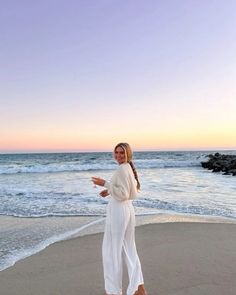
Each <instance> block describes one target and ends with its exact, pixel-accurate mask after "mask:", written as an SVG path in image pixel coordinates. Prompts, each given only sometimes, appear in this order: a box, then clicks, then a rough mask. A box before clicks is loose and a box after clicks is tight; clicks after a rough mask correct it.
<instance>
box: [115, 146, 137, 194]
mask: <svg viewBox="0 0 236 295" xmlns="http://www.w3.org/2000/svg"><path fill="white" fill-rule="evenodd" d="M118 147H121V148H122V149H123V150H124V152H125V162H127V163H129V164H130V166H131V168H132V170H133V173H134V178H135V179H136V181H137V189H138V190H139V189H140V182H139V179H138V173H137V171H136V169H135V167H134V164H133V162H132V158H133V152H132V149H131V147H130V145H129V144H128V143H127V142H120V143H118V144H117V145H116V146H115V148H114V153H115V151H116V149H117V148H118Z"/></svg>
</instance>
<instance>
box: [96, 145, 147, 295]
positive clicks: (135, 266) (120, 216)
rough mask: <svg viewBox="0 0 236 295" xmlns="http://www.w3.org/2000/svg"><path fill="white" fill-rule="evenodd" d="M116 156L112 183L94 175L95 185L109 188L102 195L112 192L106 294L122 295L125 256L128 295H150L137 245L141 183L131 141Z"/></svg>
mask: <svg viewBox="0 0 236 295" xmlns="http://www.w3.org/2000/svg"><path fill="white" fill-rule="evenodd" d="M114 158H115V160H116V161H117V163H118V164H119V167H118V169H117V170H116V172H115V173H114V175H113V177H112V179H111V182H108V181H106V180H104V179H101V178H97V177H92V181H93V183H94V184H95V185H99V186H104V187H105V188H106V189H105V190H103V191H101V192H100V196H101V197H107V196H108V195H111V198H110V199H109V203H108V207H107V218H106V226H105V232H104V238H103V246H102V254H103V269H104V280H105V290H106V295H121V294H122V269H123V266H122V258H124V260H125V263H126V266H127V269H128V275H129V286H128V289H127V295H147V293H146V291H145V288H144V282H143V275H142V270H141V265H140V261H139V257H138V254H137V250H136V245H135V235H134V229H135V213H134V208H133V205H132V200H133V199H135V198H136V196H137V190H138V189H139V188H140V183H139V180H138V175H137V172H136V170H135V168H134V165H133V163H132V161H131V160H132V150H131V148H130V146H129V144H128V143H119V144H117V145H116V147H115V148H114Z"/></svg>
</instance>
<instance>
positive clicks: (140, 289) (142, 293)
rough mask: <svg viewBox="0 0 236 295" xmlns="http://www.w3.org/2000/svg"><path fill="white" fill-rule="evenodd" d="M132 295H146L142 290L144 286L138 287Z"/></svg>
mask: <svg viewBox="0 0 236 295" xmlns="http://www.w3.org/2000/svg"><path fill="white" fill-rule="evenodd" d="M134 295H148V294H147V292H146V290H145V288H144V284H142V285H139V286H138V290H137V291H136V292H135V293H134Z"/></svg>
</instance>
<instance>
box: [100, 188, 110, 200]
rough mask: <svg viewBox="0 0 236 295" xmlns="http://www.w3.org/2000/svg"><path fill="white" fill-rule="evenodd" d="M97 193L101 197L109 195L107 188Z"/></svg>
mask: <svg viewBox="0 0 236 295" xmlns="http://www.w3.org/2000/svg"><path fill="white" fill-rule="evenodd" d="M99 195H100V196H101V197H103V198H105V197H107V196H108V195H109V193H108V190H107V189H104V190H103V191H101V192H100V194H99Z"/></svg>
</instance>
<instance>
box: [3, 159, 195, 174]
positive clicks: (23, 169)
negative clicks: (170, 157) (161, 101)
mask: <svg viewBox="0 0 236 295" xmlns="http://www.w3.org/2000/svg"><path fill="white" fill-rule="evenodd" d="M135 166H136V167H137V168H138V169H154V168H184V167H198V166H200V161H199V160H187V161H165V160H160V159H158V160H137V161H135ZM116 167H117V164H116V163H90V164H78V163H74V164H68V163H56V164H47V165H42V164H35V165H24V164H18V165H17V164H16V165H4V166H0V174H18V173H59V172H79V171H98V170H113V169H116Z"/></svg>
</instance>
